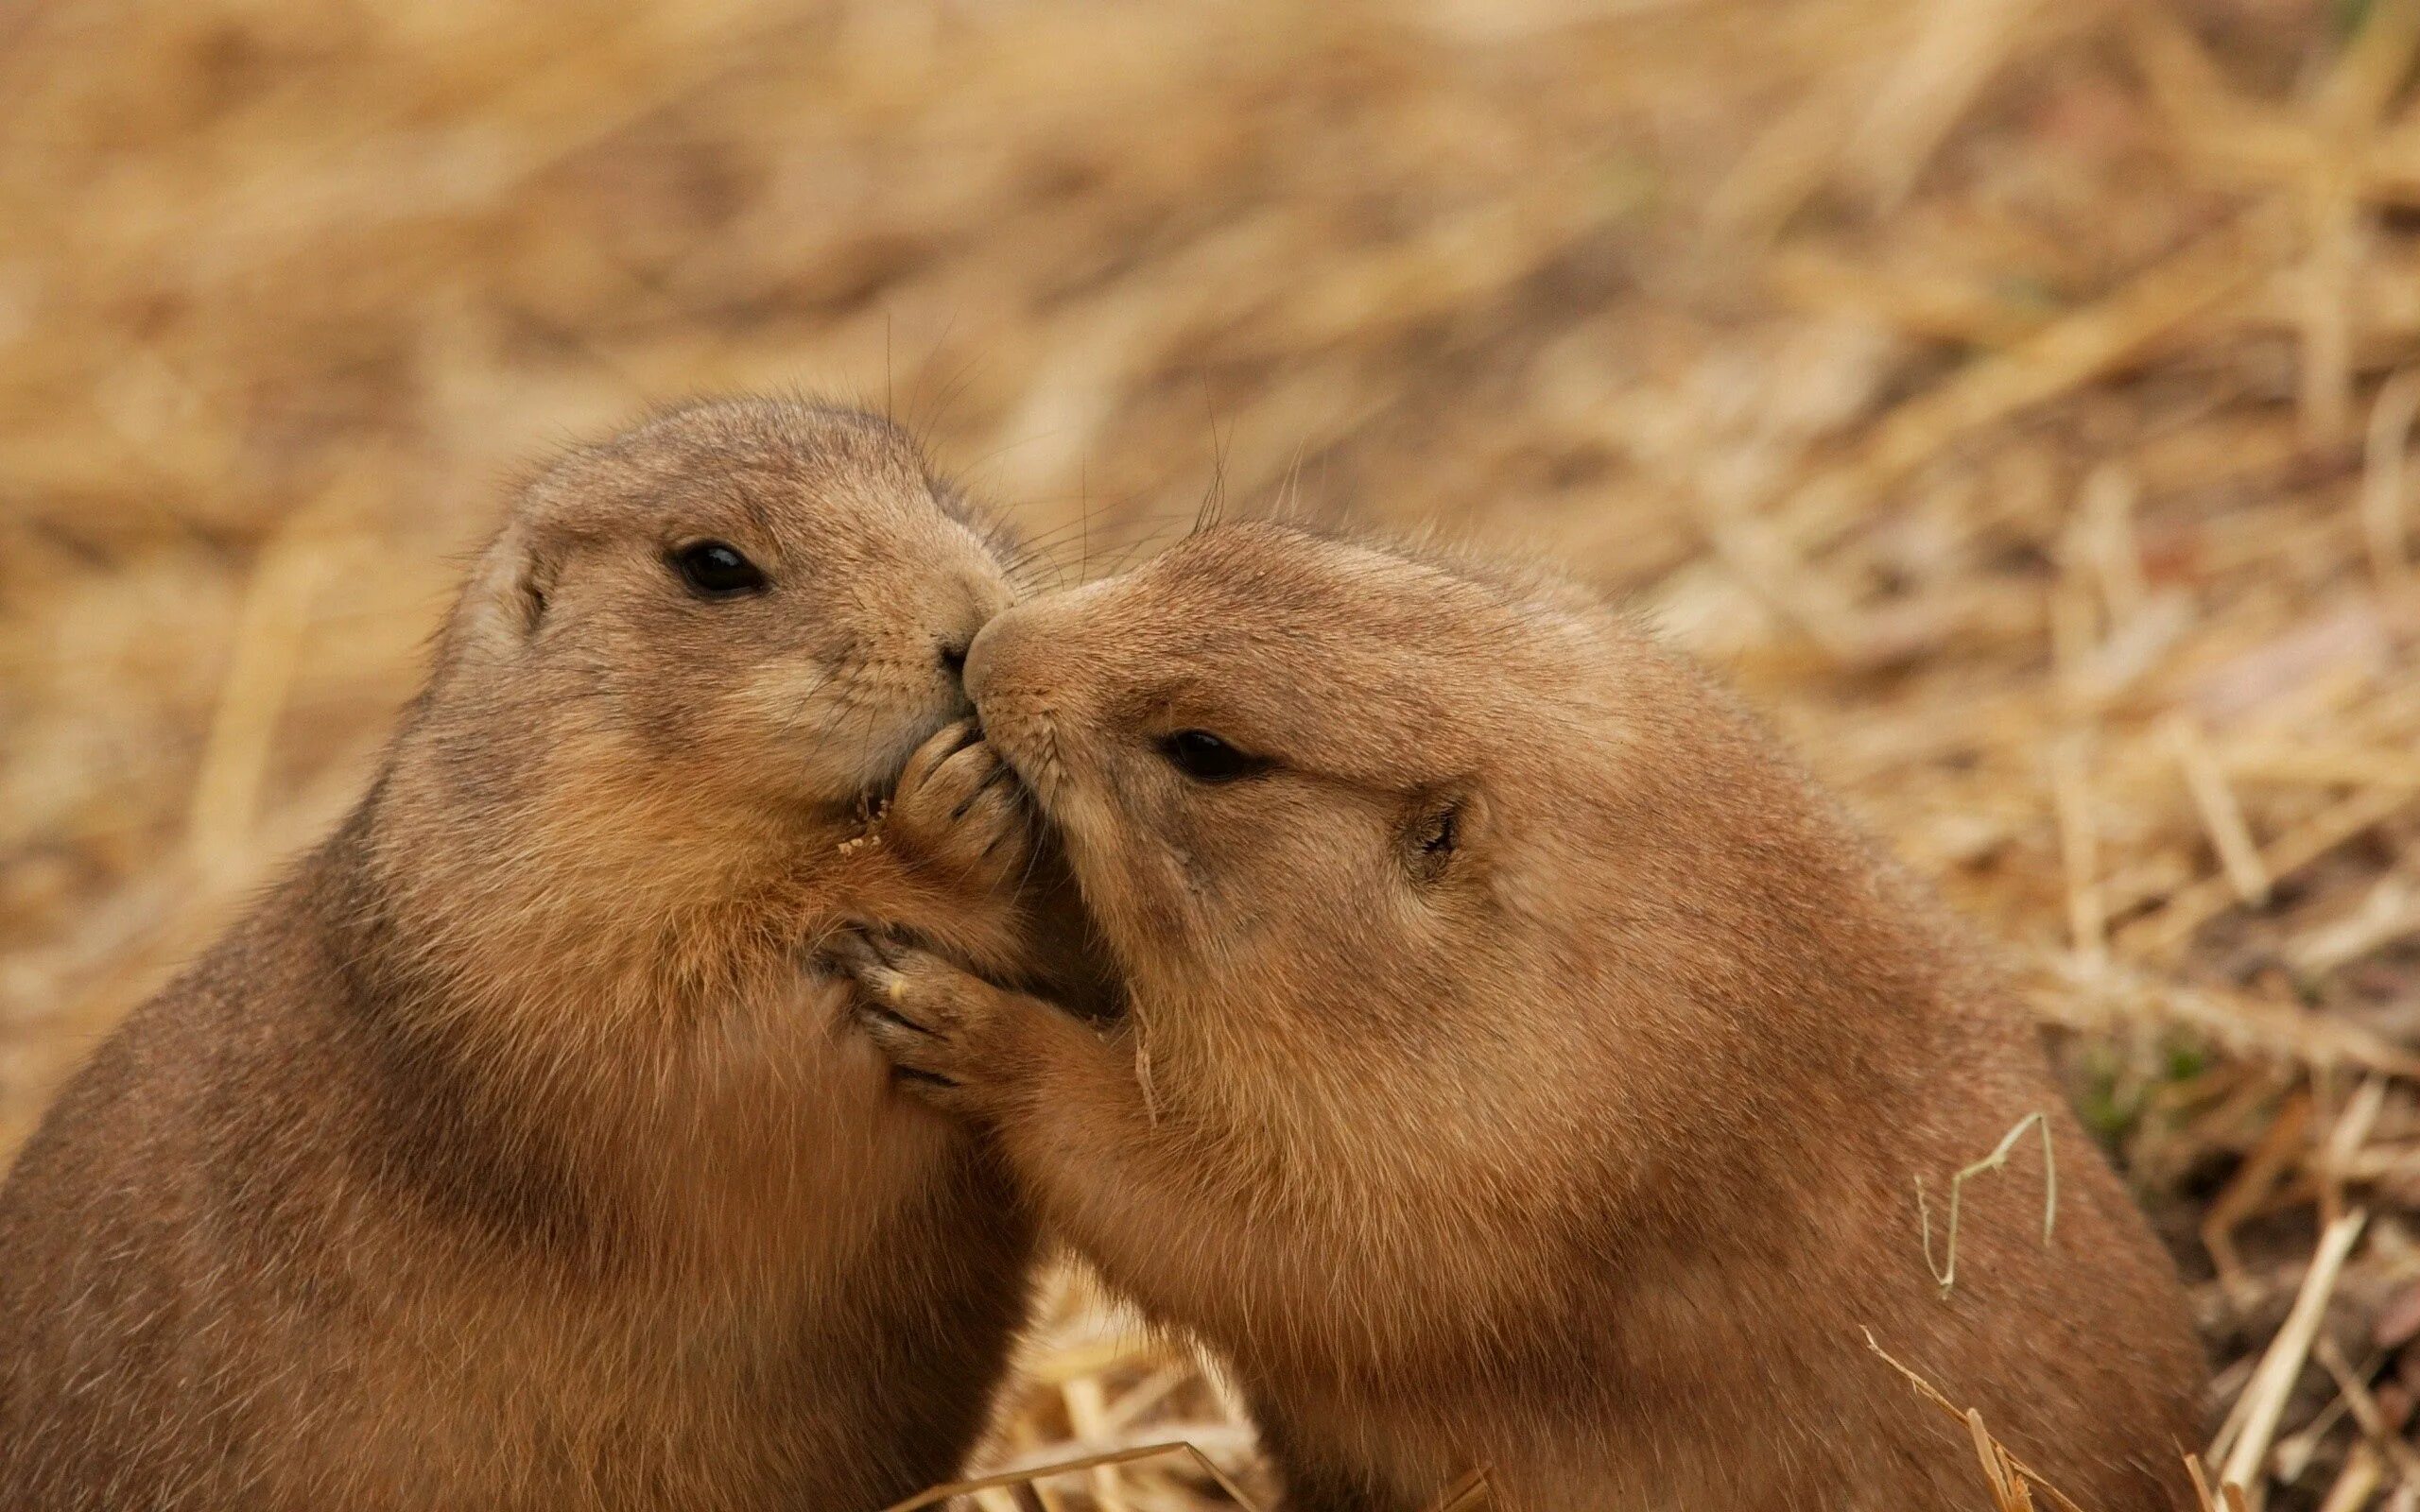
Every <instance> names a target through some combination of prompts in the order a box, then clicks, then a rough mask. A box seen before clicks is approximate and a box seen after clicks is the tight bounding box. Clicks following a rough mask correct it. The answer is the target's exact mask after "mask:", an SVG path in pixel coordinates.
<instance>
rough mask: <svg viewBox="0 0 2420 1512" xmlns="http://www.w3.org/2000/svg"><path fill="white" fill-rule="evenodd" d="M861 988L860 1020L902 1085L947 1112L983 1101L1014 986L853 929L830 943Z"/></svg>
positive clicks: (830, 951)
mask: <svg viewBox="0 0 2420 1512" xmlns="http://www.w3.org/2000/svg"><path fill="white" fill-rule="evenodd" d="M825 954H826V955H828V956H829V957H830V959H831V961H832V963H833V965H834V967H835V968H836V969H837V970H838V971H839V973H840V974H841V975H842V976H843V977H846V978H847V979H848V980H849V981H850V982H851V983H852V984H854V986H855V987H856V999H855V1003H854V1005H853V1012H854V1014H855V1017H856V1023H857V1027H858V1028H859V1029H861V1030H863V1031H864V1032H865V1034H866V1036H867V1038H869V1039H871V1040H873V1042H874V1046H875V1048H877V1049H879V1050H880V1051H881V1052H882V1053H883V1056H884V1057H886V1058H887V1059H889V1060H890V1068H891V1076H892V1079H893V1080H894V1081H896V1082H897V1083H898V1084H899V1085H900V1087H901V1088H902V1089H904V1090H905V1091H908V1092H910V1093H911V1094H913V1095H914V1096H916V1097H918V1098H919V1099H921V1100H922V1101H924V1102H926V1103H929V1104H931V1105H932V1106H933V1107H935V1108H941V1109H942V1110H944V1111H946V1112H952V1113H967V1112H972V1111H974V1110H976V1109H977V1108H979V1107H981V1106H982V1105H983V1103H984V1102H985V1100H986V1099H985V1093H986V1092H987V1091H988V1090H989V1089H988V1088H987V1086H986V1084H985V1082H986V1076H987V1074H988V1075H996V1074H997V1072H998V1070H999V1065H998V1057H995V1056H993V1055H989V1054H987V1053H986V1049H985V1040H987V1038H988V1036H989V1035H990V1034H991V1032H992V1031H993V1030H994V1028H995V1026H996V1022H997V1020H998V1019H999V1017H1000V1010H1001V1009H1002V1008H1003V1007H1004V1006H1006V1005H1009V1003H1010V997H1009V994H1008V993H1006V992H1004V991H1002V990H1001V989H1000V988H995V987H994V986H993V985H992V984H991V983H989V982H986V981H984V980H983V979H982V978H981V977H979V976H977V975H975V974H974V973H973V972H971V971H966V970H965V969H964V968H962V967H960V966H958V965H957V964H955V963H954V962H951V961H948V960H945V959H943V958H942V957H941V956H939V955H936V954H933V953H932V952H930V951H927V950H922V949H919V948H917V947H915V946H912V945H906V944H902V943H900V942H898V941H896V940H891V939H886V938H883V937H880V936H869V935H863V934H858V933H856V932H854V931H853V932H850V933H847V934H844V935H842V936H839V937H838V939H836V940H835V941H833V942H832V943H831V944H830V945H828V946H826V947H825Z"/></svg>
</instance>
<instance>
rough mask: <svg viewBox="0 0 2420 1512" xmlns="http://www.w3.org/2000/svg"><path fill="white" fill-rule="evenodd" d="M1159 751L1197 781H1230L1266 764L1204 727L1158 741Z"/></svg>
mask: <svg viewBox="0 0 2420 1512" xmlns="http://www.w3.org/2000/svg"><path fill="white" fill-rule="evenodd" d="M1160 754H1161V755H1163V756H1166V757H1167V759H1168V761H1169V762H1170V763H1171V764H1172V765H1174V766H1175V767H1176V769H1177V770H1178V771H1180V772H1183V773H1184V775H1185V776H1187V777H1190V778H1192V779H1193V780H1194V781H1195V782H1234V781H1235V780H1236V778H1238V777H1250V776H1251V775H1252V774H1253V773H1254V772H1257V771H1259V770H1261V769H1262V768H1263V767H1265V766H1267V765H1269V764H1268V763H1267V762H1266V761H1263V760H1262V759H1261V758H1259V757H1257V756H1247V755H1245V754H1244V753H1243V752H1242V751H1239V750H1237V749H1236V747H1233V746H1230V745H1228V744H1227V743H1226V742H1225V741H1223V740H1220V739H1219V737H1218V736H1216V735H1214V734H1212V733H1210V731H1208V730H1178V731H1177V732H1176V733H1175V734H1173V735H1169V736H1167V737H1166V738H1165V739H1163V740H1162V741H1161V742H1160Z"/></svg>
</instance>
